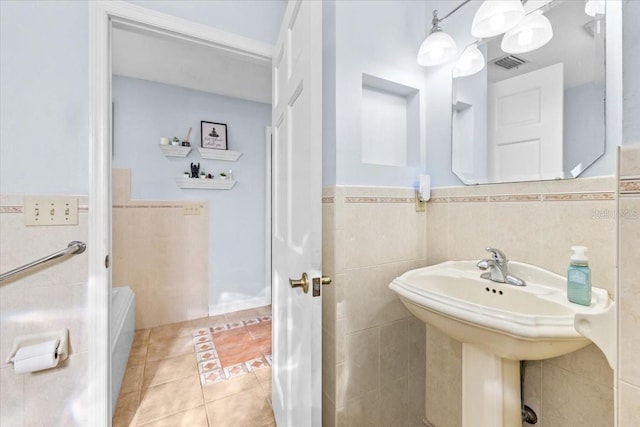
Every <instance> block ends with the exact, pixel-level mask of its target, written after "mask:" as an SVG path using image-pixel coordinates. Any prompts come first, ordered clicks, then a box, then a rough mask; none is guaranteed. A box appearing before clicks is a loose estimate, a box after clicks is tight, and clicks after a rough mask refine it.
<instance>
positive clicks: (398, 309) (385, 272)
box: [378, 262, 411, 325]
mask: <svg viewBox="0 0 640 427" xmlns="http://www.w3.org/2000/svg"><path fill="white" fill-rule="evenodd" d="M404 266H405V263H404V262H402V263H392V264H384V265H382V266H380V267H378V269H379V272H380V281H379V284H380V299H381V302H380V310H379V316H378V317H379V323H380V324H381V325H382V324H385V323H390V322H395V321H396V320H401V319H407V318H410V317H411V313H410V312H409V310H407V309H406V308H405V306H404V304H402V301H400V298H398V294H396V293H395V292H393V291H392V290H391V289H389V284H390V283H391V281H392V280H393V279H395V278H396V277H398V276H400V275H401V274H402V273H403V272H404V271H403V270H404Z"/></svg>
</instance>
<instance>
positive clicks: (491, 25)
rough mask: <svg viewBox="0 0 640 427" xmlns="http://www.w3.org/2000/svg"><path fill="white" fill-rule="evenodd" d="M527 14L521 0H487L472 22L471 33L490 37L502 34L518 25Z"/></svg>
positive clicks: (476, 35) (480, 36)
mask: <svg viewBox="0 0 640 427" xmlns="http://www.w3.org/2000/svg"><path fill="white" fill-rule="evenodd" d="M524 16H525V12H524V6H523V5H522V3H521V2H520V0H485V2H484V3H482V5H481V6H480V8H479V9H478V11H477V12H476V14H475V16H474V17H473V23H472V24H471V34H472V35H473V36H474V37H477V38H489V37H493V36H497V35H498V34H502V33H504V32H505V31H508V30H510V29H511V28H513V27H515V26H516V25H518V23H519V22H520V21H522V19H523V18H524Z"/></svg>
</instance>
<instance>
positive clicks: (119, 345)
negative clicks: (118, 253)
mask: <svg viewBox="0 0 640 427" xmlns="http://www.w3.org/2000/svg"><path fill="white" fill-rule="evenodd" d="M109 323H110V325H109V326H110V329H111V416H113V413H114V411H115V408H116V402H117V401H118V395H119V394H120V386H121V385H122V378H123V377H124V372H125V370H126V369H127V361H128V360H129V352H130V351H131V344H132V343H133V335H134V333H135V329H136V324H135V295H134V294H133V291H132V290H131V288H130V287H128V286H122V287H117V288H112V289H111V311H110V316H109Z"/></svg>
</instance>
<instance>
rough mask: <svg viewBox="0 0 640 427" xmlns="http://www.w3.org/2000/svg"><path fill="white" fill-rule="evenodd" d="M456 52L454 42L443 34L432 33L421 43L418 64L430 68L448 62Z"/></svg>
mask: <svg viewBox="0 0 640 427" xmlns="http://www.w3.org/2000/svg"><path fill="white" fill-rule="evenodd" d="M457 52H458V47H457V46H456V42H455V40H453V38H452V37H451V36H450V35H449V34H447V33H445V32H443V31H440V30H438V31H434V32H432V33H431V34H429V36H428V37H427V38H426V39H425V40H424V41H423V42H422V44H421V45H420V49H419V50H418V64H420V65H423V66H427V67H431V66H434V65H441V64H444V63H446V62H449V61H450V60H451V59H452V58H453V57H454V56H455V55H456V53H457Z"/></svg>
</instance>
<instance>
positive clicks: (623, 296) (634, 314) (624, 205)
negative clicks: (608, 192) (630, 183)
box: [619, 197, 640, 385]
mask: <svg viewBox="0 0 640 427" xmlns="http://www.w3.org/2000/svg"><path fill="white" fill-rule="evenodd" d="M620 211H621V212H638V215H631V214H629V215H624V216H621V217H620V298H619V301H620V305H619V307H620V308H619V310H620V330H619V333H620V344H619V351H620V371H619V376H620V378H621V379H622V380H624V381H626V382H629V383H631V384H636V385H640V364H639V363H638V354H640V316H639V313H640V309H639V307H640V262H638V253H639V252H638V251H639V250H638V248H640V198H636V197H633V198H630V197H622V198H621V199H620Z"/></svg>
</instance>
